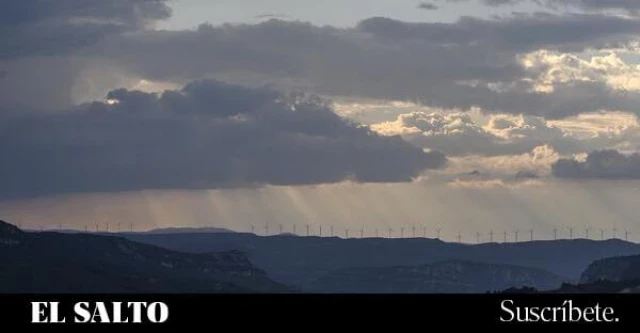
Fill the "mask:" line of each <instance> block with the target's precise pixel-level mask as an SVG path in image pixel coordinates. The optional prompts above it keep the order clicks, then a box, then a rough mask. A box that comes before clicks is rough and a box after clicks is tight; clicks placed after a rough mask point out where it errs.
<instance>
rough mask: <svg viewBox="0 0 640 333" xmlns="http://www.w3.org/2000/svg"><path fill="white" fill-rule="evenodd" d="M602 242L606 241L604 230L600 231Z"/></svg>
mask: <svg viewBox="0 0 640 333" xmlns="http://www.w3.org/2000/svg"><path fill="white" fill-rule="evenodd" d="M600 240H604V229H600Z"/></svg>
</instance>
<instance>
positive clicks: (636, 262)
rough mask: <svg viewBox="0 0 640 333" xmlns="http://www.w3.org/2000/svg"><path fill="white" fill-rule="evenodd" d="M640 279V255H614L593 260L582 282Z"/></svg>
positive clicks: (583, 274) (584, 273)
mask: <svg viewBox="0 0 640 333" xmlns="http://www.w3.org/2000/svg"><path fill="white" fill-rule="evenodd" d="M637 279H640V256H627V257H614V258H607V259H602V260H597V261H595V262H593V263H592V264H591V265H589V267H587V269H586V270H585V271H584V272H583V273H582V276H581V277H580V282H581V283H593V282H596V281H598V280H607V281H612V282H618V281H628V280H637Z"/></svg>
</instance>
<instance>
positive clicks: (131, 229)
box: [129, 222, 133, 232]
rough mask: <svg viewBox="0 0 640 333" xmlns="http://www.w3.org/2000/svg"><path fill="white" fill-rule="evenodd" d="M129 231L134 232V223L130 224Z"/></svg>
mask: <svg viewBox="0 0 640 333" xmlns="http://www.w3.org/2000/svg"><path fill="white" fill-rule="evenodd" d="M129 231H130V232H133V222H129Z"/></svg>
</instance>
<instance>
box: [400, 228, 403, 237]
mask: <svg viewBox="0 0 640 333" xmlns="http://www.w3.org/2000/svg"><path fill="white" fill-rule="evenodd" d="M400 238H404V227H400Z"/></svg>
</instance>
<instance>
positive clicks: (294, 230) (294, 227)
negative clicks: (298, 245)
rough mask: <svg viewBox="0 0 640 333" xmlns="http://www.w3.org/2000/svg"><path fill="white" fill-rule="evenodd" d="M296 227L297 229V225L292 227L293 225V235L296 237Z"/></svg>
mask: <svg viewBox="0 0 640 333" xmlns="http://www.w3.org/2000/svg"><path fill="white" fill-rule="evenodd" d="M297 227H298V225H296V224H294V225H293V234H294V235H297V233H296V228H297Z"/></svg>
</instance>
